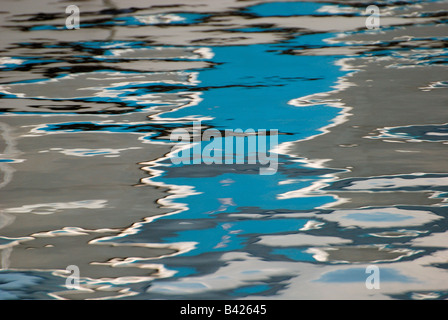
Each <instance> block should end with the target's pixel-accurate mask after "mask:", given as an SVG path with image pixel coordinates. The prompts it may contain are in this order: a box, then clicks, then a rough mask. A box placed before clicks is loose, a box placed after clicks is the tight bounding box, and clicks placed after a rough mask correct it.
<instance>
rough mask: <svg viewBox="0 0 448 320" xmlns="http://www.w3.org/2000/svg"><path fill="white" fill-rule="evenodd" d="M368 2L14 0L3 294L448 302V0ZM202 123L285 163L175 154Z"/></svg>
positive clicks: (0, 224) (0, 67) (0, 164)
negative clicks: (270, 137) (69, 23)
mask: <svg viewBox="0 0 448 320" xmlns="http://www.w3.org/2000/svg"><path fill="white" fill-rule="evenodd" d="M368 4H372V3H371V2H369V3H368ZM375 4H376V5H378V6H379V8H380V10H381V28H380V29H377V30H368V29H367V28H366V26H365V21H366V18H367V14H366V13H365V8H366V6H367V2H363V1H350V2H347V1H343V2H342V1H341V2H340V1H332V2H326V1H308V2H303V1H233V0H229V1H203V0H194V1H193V0H192V1H189V2H188V3H179V2H176V1H175V0H170V1H156V0H154V1H153V0H151V1H150V2H149V3H143V2H139V1H126V2H118V1H104V2H103V1H87V2H85V1H83V2H82V3H81V2H80V3H79V4H77V5H78V6H79V8H80V11H81V24H80V29H74V30H68V29H67V28H66V27H65V19H66V16H67V15H66V14H65V7H66V5H67V3H65V2H60V3H56V4H55V3H53V2H51V3H50V2H45V1H41V2H40V3H39V5H37V4H36V3H35V2H33V1H25V2H23V1H22V2H14V1H5V2H4V3H2V9H1V12H0V17H1V26H0V28H1V29H2V30H1V32H2V37H1V39H0V43H1V52H0V112H1V114H0V133H1V139H0V150H2V154H1V158H0V170H1V179H2V180H1V182H0V188H1V189H0V197H1V207H0V209H1V212H0V249H1V265H0V267H1V271H0V298H1V299H53V298H54V299H328V298H330V299H354V298H357V299H358V298H361V299H445V298H446V297H447V295H448V277H447V273H446V271H447V261H448V260H447V259H448V250H447V243H448V242H447V240H448V231H447V230H448V224H447V220H446V215H447V209H446V199H447V194H448V170H447V169H448V167H447V165H446V159H447V156H448V155H447V152H446V145H447V144H448V138H447V124H446V122H447V120H446V119H445V118H444V115H445V114H446V110H445V109H446V105H447V102H448V99H447V97H448V95H447V91H446V90H447V78H446V62H447V51H446V45H445V43H446V40H447V38H446V35H447V32H446V31H447V25H446V23H447V20H446V14H447V9H448V3H447V2H446V1H400V2H397V1H378V2H376V3H375ZM199 121H200V123H201V126H202V130H203V131H204V130H205V129H217V130H219V132H224V131H225V130H226V129H228V130H235V129H241V130H243V131H244V130H247V129H254V130H262V129H264V130H273V129H275V130H278V135H277V136H276V138H277V139H278V146H277V147H276V148H273V149H272V150H271V151H272V152H275V154H276V156H278V168H277V170H276V173H275V174H272V175H260V174H259V173H260V164H259V163H255V164H248V163H239V164H238V163H234V164H206V163H203V162H201V163H191V164H185V163H180V164H175V163H173V161H172V160H173V159H174V158H176V157H178V154H176V152H173V151H172V150H173V149H172V148H173V146H175V143H174V142H173V141H171V140H170V134H171V133H172V132H173V131H175V130H176V129H185V130H187V131H189V132H192V131H193V130H194V126H195V124H197V123H198V122H199ZM222 141H224V140H222ZM190 147H192V145H191V146H190ZM69 265H76V266H78V267H79V270H80V276H81V279H80V288H79V289H78V290H68V289H67V288H66V287H65V282H66V279H67V277H68V276H69V275H70V274H69V273H68V272H67V271H66V268H67V266H69ZM371 265H376V266H378V267H379V268H380V269H379V270H380V272H381V288H380V289H371V290H369V289H367V288H366V285H365V281H366V278H367V276H368V274H366V273H365V270H366V268H367V267H368V266H371Z"/></svg>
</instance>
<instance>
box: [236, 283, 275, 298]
mask: <svg viewBox="0 0 448 320" xmlns="http://www.w3.org/2000/svg"><path fill="white" fill-rule="evenodd" d="M269 289H271V287H270V286H268V285H265V284H259V285H253V286H247V287H242V288H238V289H235V290H233V292H232V293H233V294H234V295H236V296H244V295H249V294H257V293H258V294H260V293H262V292H263V291H267V290H269Z"/></svg>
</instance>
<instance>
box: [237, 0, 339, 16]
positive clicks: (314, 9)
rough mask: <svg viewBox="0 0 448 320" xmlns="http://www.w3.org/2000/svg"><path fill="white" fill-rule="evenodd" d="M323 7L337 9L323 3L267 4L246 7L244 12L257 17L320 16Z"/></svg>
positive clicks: (330, 4)
mask: <svg viewBox="0 0 448 320" xmlns="http://www.w3.org/2000/svg"><path fill="white" fill-rule="evenodd" d="M323 6H333V7H338V5H335V4H333V3H325V2H268V3H261V4H257V5H254V6H251V7H248V8H246V9H245V10H244V11H245V12H248V13H251V14H254V15H257V16H259V17H279V16H282V17H290V16H305V15H322V14H323V13H321V12H319V11H318V10H319V9H320V8H322V7H323Z"/></svg>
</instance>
